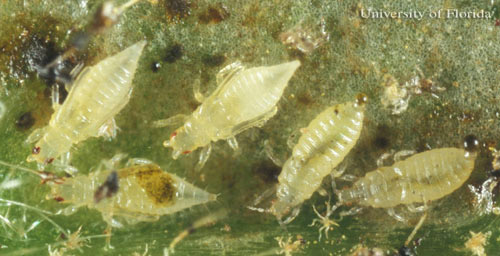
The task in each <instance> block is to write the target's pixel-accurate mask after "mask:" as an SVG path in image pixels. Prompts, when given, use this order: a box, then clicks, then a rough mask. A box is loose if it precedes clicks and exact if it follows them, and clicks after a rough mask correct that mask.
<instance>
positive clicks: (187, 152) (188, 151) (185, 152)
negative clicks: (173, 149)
mask: <svg viewBox="0 0 500 256" xmlns="http://www.w3.org/2000/svg"><path fill="white" fill-rule="evenodd" d="M189 153H191V150H186V151H184V152H182V154H184V155H186V154H189Z"/></svg>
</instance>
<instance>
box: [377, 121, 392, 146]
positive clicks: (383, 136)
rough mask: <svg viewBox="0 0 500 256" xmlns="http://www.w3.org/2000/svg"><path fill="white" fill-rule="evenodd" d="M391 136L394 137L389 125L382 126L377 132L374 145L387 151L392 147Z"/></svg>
mask: <svg viewBox="0 0 500 256" xmlns="http://www.w3.org/2000/svg"><path fill="white" fill-rule="evenodd" d="M391 136H394V134H392V131H391V129H390V128H389V127H388V126H387V125H380V126H378V127H377V131H376V132H375V137H374V138H373V145H374V146H375V147H376V148H378V149H387V148H389V147H390V146H391Z"/></svg>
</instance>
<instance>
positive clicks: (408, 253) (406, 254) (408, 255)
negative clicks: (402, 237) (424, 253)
mask: <svg viewBox="0 0 500 256" xmlns="http://www.w3.org/2000/svg"><path fill="white" fill-rule="evenodd" d="M398 255H399V256H414V255H415V254H414V253H413V252H412V250H411V249H410V248H408V247H406V246H402V247H401V248H399V250H398Z"/></svg>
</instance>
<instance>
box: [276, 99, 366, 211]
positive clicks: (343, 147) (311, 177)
mask: <svg viewBox="0 0 500 256" xmlns="http://www.w3.org/2000/svg"><path fill="white" fill-rule="evenodd" d="M363 116H364V104H362V103H360V104H358V103H355V102H349V103H345V104H339V105H336V106H333V107H330V108H328V109H326V110H325V111H323V112H322V113H321V114H319V115H318V116H317V117H316V118H315V119H314V120H313V121H311V123H310V124H309V126H308V127H307V128H305V129H304V130H305V131H304V133H303V134H302V136H301V137H300V139H299V142H298V143H297V145H296V146H295V147H294V148H293V155H292V157H291V158H290V159H288V160H287V162H286V163H285V165H284V166H283V170H282V172H281V174H280V176H279V177H278V180H279V182H280V187H283V188H287V189H281V191H290V192H289V195H285V194H283V195H280V193H281V192H280V193H279V194H278V196H283V197H293V198H294V200H293V201H295V203H296V204H297V203H301V202H303V201H304V200H306V199H309V198H310V197H311V195H312V194H313V193H314V192H315V191H316V190H317V189H318V188H319V186H320V185H321V182H322V180H323V178H324V177H325V176H326V175H328V174H329V173H331V172H332V170H333V169H334V168H335V167H336V166H337V165H338V164H339V163H340V162H341V161H342V160H343V159H344V158H345V156H346V155H347V154H348V153H349V151H350V150H351V149H352V148H353V147H354V145H355V144H356V142H357V140H358V138H359V136H360V133H361V129H362V126H363ZM278 190H280V189H278ZM291 194H293V195H291ZM288 200H290V199H288Z"/></svg>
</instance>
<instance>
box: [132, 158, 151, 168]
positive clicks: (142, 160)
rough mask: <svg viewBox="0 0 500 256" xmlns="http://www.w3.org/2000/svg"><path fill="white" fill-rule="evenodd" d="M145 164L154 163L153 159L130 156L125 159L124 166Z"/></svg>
mask: <svg viewBox="0 0 500 256" xmlns="http://www.w3.org/2000/svg"><path fill="white" fill-rule="evenodd" d="M145 164H154V162H153V161H151V160H149V159H145V158H131V159H129V160H128V161H127V164H126V165H125V166H126V167H130V166H134V165H145Z"/></svg>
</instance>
